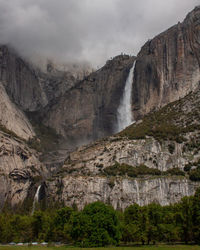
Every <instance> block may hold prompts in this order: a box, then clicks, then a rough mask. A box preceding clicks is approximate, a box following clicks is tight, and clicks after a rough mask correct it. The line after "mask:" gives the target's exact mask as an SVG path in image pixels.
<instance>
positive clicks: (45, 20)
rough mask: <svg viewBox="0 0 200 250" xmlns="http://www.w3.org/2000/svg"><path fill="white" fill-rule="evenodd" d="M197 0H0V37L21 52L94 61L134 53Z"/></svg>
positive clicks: (70, 59)
mask: <svg viewBox="0 0 200 250" xmlns="http://www.w3.org/2000/svg"><path fill="white" fill-rule="evenodd" d="M198 4H199V0H190V1H188V0H168V1H165V0H140V1H138V0H0V43H4V44H10V45H12V46H13V47H14V48H15V49H17V50H18V51H19V52H20V53H22V54H23V55H24V56H26V57H29V58H30V57H31V58H37V57H38V56H41V57H44V58H54V59H55V60H57V61H60V62H79V61H83V60H86V61H89V62H91V63H92V64H93V65H100V64H102V63H104V62H105V60H106V59H108V58H110V57H112V56H115V55H117V54H120V53H121V52H124V53H128V54H137V53H138V51H139V49H140V47H141V46H142V45H143V44H144V42H145V41H146V40H147V39H149V38H152V37H153V36H155V35H156V34H158V33H160V32H162V31H163V30H165V29H167V28H169V27H170V26H172V25H173V24H175V23H177V22H178V21H182V20H183V18H184V17H185V16H186V14H187V13H188V12H189V11H191V10H192V9H193V8H194V7H195V5H198Z"/></svg>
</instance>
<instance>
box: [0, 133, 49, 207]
mask: <svg viewBox="0 0 200 250" xmlns="http://www.w3.org/2000/svg"><path fill="white" fill-rule="evenodd" d="M38 157H39V155H38V153H36V152H35V151H34V150H31V149H30V148H28V146H27V145H26V144H25V143H24V142H23V141H21V140H19V139H17V138H10V137H9V136H8V135H6V134H5V133H3V132H0V183H1V185H0V209H1V208H2V207H3V206H4V205H5V203H7V204H9V205H11V206H15V205H17V204H22V203H23V202H24V201H25V199H27V198H28V197H29V198H31V192H30V190H31V188H33V187H34V185H35V184H36V180H37V181H39V180H40V181H41V180H42V176H45V175H46V174H47V172H46V169H45V167H44V166H43V165H42V164H41V163H40V161H39V160H38Z"/></svg>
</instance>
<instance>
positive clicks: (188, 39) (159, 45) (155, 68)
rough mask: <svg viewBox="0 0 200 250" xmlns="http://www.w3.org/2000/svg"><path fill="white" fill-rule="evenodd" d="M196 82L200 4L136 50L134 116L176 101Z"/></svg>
mask: <svg viewBox="0 0 200 250" xmlns="http://www.w3.org/2000/svg"><path fill="white" fill-rule="evenodd" d="M199 81H200V6H198V7H196V8H195V9H194V10H193V11H192V12H191V13H189V14H188V15H187V17H186V18H185V20H184V21H183V23H178V24H177V25H175V26H173V27H171V28H170V29H168V30H167V31H165V32H163V33H161V34H160V35H158V36H156V37H155V38H154V39H152V40H149V41H148V42H147V43H146V44H145V45H144V46H143V47H142V49H141V51H140V52H139V54H138V56H137V62H136V66H135V74H134V81H133V91H132V105H133V113H134V118H135V119H138V118H139V117H141V116H143V115H144V114H146V113H148V112H149V111H151V110H154V109H157V108H159V107H161V106H164V105H165V104H167V103H169V102H172V101H175V100H178V99H179V98H181V97H183V96H185V95H186V94H187V93H189V92H190V91H193V90H195V88H196V87H197V86H198V85H199Z"/></svg>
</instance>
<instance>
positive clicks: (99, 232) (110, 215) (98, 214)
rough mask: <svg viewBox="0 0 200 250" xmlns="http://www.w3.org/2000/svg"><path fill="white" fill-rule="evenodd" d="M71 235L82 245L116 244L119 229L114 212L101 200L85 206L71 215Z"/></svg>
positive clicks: (118, 237) (76, 242) (75, 241)
mask: <svg viewBox="0 0 200 250" xmlns="http://www.w3.org/2000/svg"><path fill="white" fill-rule="evenodd" d="M71 236H72V239H73V240H74V243H75V244H78V245H79V246H82V247H100V246H106V245H117V244H118V243H119V239H120V231H119V221H118V218H117V215H116V212H115V211H114V209H113V208H112V207H111V206H108V205H105V204H104V203H102V202H95V203H92V204H89V205H87V206H85V208H84V210H83V211H82V212H77V213H76V214H75V215H74V217H73V220H72V231H71Z"/></svg>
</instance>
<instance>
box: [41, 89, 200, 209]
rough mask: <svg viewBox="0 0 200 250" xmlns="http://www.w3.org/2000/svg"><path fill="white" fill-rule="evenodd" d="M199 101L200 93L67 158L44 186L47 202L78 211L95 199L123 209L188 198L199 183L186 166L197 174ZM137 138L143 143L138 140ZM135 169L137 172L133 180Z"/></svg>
mask: <svg viewBox="0 0 200 250" xmlns="http://www.w3.org/2000/svg"><path fill="white" fill-rule="evenodd" d="M199 100H200V89H198V90H197V91H196V92H194V93H190V94H189V95H187V96H186V97H184V98H183V99H181V100H179V101H176V102H173V103H171V104H169V105H167V106H166V107H163V108H162V109H161V110H159V111H157V112H154V113H152V114H149V118H148V117H145V118H144V120H143V121H138V122H137V123H135V124H132V125H131V126H130V127H128V128H127V129H126V130H125V131H123V132H121V133H119V134H118V135H116V136H112V137H108V138H105V139H102V140H99V141H97V142H95V143H92V144H90V145H87V146H82V147H80V148H79V149H78V150H77V151H75V152H72V153H70V155H69V157H68V158H67V159H66V161H65V164H64V165H63V166H62V168H61V169H60V170H59V171H58V172H57V174H56V175H54V176H53V178H52V179H49V180H47V182H46V186H47V194H48V199H49V200H53V201H56V200H59V201H62V202H64V203H65V204H66V205H73V204H76V205H77V206H78V207H79V208H83V207H84V205H85V204H86V203H90V202H93V201H96V200H100V201H103V202H107V203H110V204H112V205H113V206H114V207H115V208H121V209H124V208H125V207H127V206H129V205H130V204H133V203H135V202H136V203H138V204H140V205H145V204H148V203H151V202H159V203H160V204H161V205H167V204H170V203H174V202H177V201H179V200H180V199H181V198H182V197H183V196H185V195H193V194H194V192H195V190H196V189H197V187H199V186H200V182H199V181H197V182H194V181H191V180H190V179H189V177H190V176H189V175H190V174H188V172H187V171H186V170H185V167H186V166H187V167H188V166H189V167H190V168H191V169H196V168H197V166H199V162H200V151H199V149H200V126H199V124H200V115H199V110H200V102H199ZM147 118H148V121H151V122H150V123H147ZM150 118H151V119H150ZM149 125H151V126H152V130H148V129H147V128H148V126H149ZM140 130H142V131H140ZM143 130H147V133H148V132H149V131H150V132H151V136H150V135H147V134H145V131H143ZM134 131H137V132H138V134H137V133H136V138H134V134H133V133H134ZM166 131H167V132H166ZM141 132H142V133H143V134H142V133H141ZM139 133H140V136H142V137H143V139H137V136H138V135H139ZM166 133H167V134H166ZM170 136H172V137H170ZM173 138H174V139H173ZM198 168H199V167H198ZM135 169H142V170H141V171H142V173H139V174H136V175H135V174H134V171H135ZM145 169H148V171H147V170H145ZM149 169H150V170H151V172H149ZM145 171H146V172H145ZM173 171H174V172H173ZM184 171H185V172H184Z"/></svg>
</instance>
